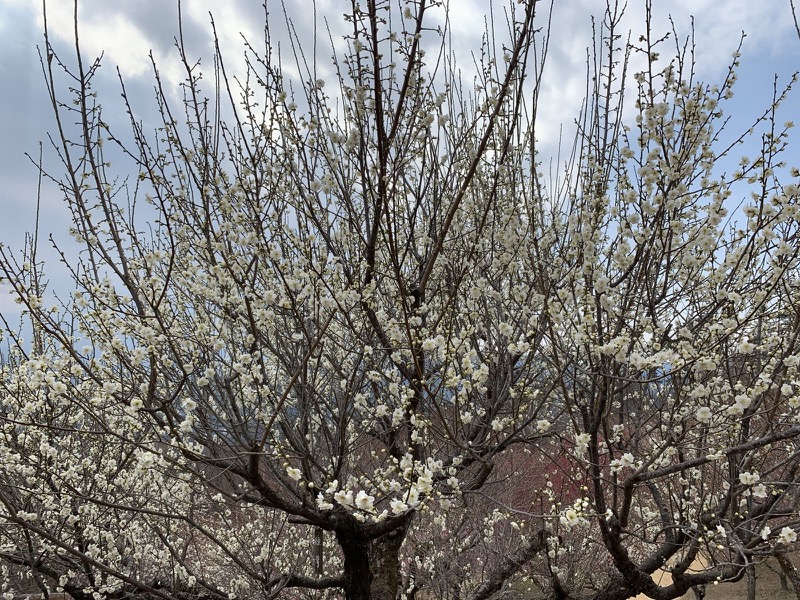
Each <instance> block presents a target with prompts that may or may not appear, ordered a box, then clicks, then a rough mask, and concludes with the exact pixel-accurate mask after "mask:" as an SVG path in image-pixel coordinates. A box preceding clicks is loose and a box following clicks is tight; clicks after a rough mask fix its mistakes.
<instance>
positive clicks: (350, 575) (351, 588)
mask: <svg viewBox="0 0 800 600" xmlns="http://www.w3.org/2000/svg"><path fill="white" fill-rule="evenodd" d="M336 539H337V541H338V542H339V546H341V548H342V554H343V556H344V583H343V585H342V588H343V589H344V597H345V598H346V599H347V600H370V584H371V580H372V577H371V573H370V568H369V549H368V542H367V540H365V539H364V538H363V537H361V536H359V535H356V534H354V533H350V532H339V533H337V534H336Z"/></svg>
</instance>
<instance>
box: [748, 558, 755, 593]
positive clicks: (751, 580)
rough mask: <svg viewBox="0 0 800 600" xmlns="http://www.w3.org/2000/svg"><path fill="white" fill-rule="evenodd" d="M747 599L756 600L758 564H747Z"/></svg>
mask: <svg viewBox="0 0 800 600" xmlns="http://www.w3.org/2000/svg"><path fill="white" fill-rule="evenodd" d="M747 600H756V566H755V565H754V564H752V563H751V564H749V565H748V566H747Z"/></svg>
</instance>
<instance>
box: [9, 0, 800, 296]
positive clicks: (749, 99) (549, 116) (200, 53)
mask: <svg viewBox="0 0 800 600" xmlns="http://www.w3.org/2000/svg"><path fill="white" fill-rule="evenodd" d="M349 4H350V3H349V2H345V1H344V0H317V2H316V12H317V20H316V28H317V29H318V30H321V28H322V23H323V20H322V19H323V17H327V18H328V20H329V21H328V22H329V25H330V28H331V30H332V32H333V35H334V37H336V36H337V35H338V33H339V32H341V31H344V30H343V29H341V28H342V27H343V22H342V20H341V12H342V11H343V10H344V9H345V8H346V7H347V6H349ZM502 4H503V2H502V0H496V1H495V5H496V6H499V5H502ZM655 4H656V8H655V18H654V29H655V30H656V32H666V31H667V30H668V29H669V28H670V25H669V20H668V17H669V16H670V15H671V17H672V19H673V21H674V23H675V27H676V28H677V30H678V32H679V34H681V35H687V34H688V33H689V32H690V26H691V23H692V18H693V19H694V21H693V22H694V28H695V37H696V42H697V71H698V74H699V76H700V78H701V79H704V80H707V81H711V82H717V81H721V77H722V76H723V74H724V72H725V69H726V67H727V65H728V64H729V62H730V55H731V52H732V51H734V50H735V49H736V46H737V45H738V42H739V38H740V36H741V33H742V31H744V32H745V33H746V34H747V37H746V38H745V42H744V46H743V50H742V59H741V70H740V79H739V84H738V86H737V88H736V92H737V95H736V97H735V99H734V101H733V102H732V104H730V105H729V109H728V112H729V113H730V114H731V116H732V117H733V121H734V124H740V125H741V126H746V124H747V123H748V122H749V121H750V120H751V119H752V118H753V117H754V116H755V115H756V114H757V112H760V111H761V110H763V108H764V107H765V106H767V105H768V104H769V100H770V98H771V94H772V81H773V77H774V76H775V75H776V74H777V75H778V76H779V77H780V80H781V81H782V82H787V81H788V79H789V77H790V76H791V74H792V73H793V72H794V71H795V70H797V69H799V68H800V39H799V38H798V35H797V32H796V31H795V29H794V24H793V22H792V19H791V12H790V8H789V0H761V1H760V2H753V1H752V0H669V1H667V0H656V2H655ZM261 5H262V2H261V0H216V1H215V0H183V3H182V6H183V28H184V36H185V39H186V40H187V42H188V47H189V51H190V53H192V54H193V55H194V56H196V57H198V58H204V59H205V62H204V64H206V65H208V64H210V61H209V60H208V59H209V58H210V56H211V48H212V46H211V42H212V40H211V35H210V26H209V12H211V13H213V15H214V19H215V22H216V26H217V30H218V33H219V37H220V42H221V45H222V48H223V51H224V52H225V53H226V56H230V57H232V58H235V57H236V56H239V55H240V54H241V49H242V42H241V36H240V33H241V34H244V35H245V36H246V37H247V38H248V39H250V40H253V41H255V40H259V39H260V38H261V33H262V31H263V17H264V15H263V8H262V6H261ZM268 5H269V8H270V11H271V12H272V13H273V17H275V18H276V20H275V22H274V23H275V25H274V26H273V28H274V29H275V30H276V31H278V33H280V28H281V23H282V16H281V4H280V3H279V2H275V1H273V0H268ZM450 5H451V8H452V10H451V14H450V18H451V25H452V31H453V40H454V43H455V44H456V46H457V48H458V49H459V51H463V52H464V55H465V61H464V63H465V64H468V63H469V62H470V59H469V56H468V53H469V52H470V51H472V50H477V49H478V48H479V44H480V36H481V33H482V31H483V22H484V15H485V13H486V11H487V10H489V6H490V4H489V2H488V0H450ZM643 5H644V1H643V0H628V12H627V15H626V21H625V26H626V27H627V28H630V29H631V31H632V39H634V40H635V39H636V38H637V37H638V35H639V34H640V33H641V32H642V31H643V27H644V17H643V15H644V8H643ZM79 6H80V9H79V23H80V36H81V44H82V50H83V53H84V56H85V57H87V58H90V57H95V56H97V55H99V54H100V53H104V60H103V67H102V69H101V72H100V75H99V76H98V79H97V81H96V89H97V91H98V92H99V94H100V97H101V101H102V102H103V105H104V111H105V112H104V117H105V120H106V121H109V122H110V123H111V125H112V127H114V125H115V122H116V123H118V124H117V127H118V128H119V127H122V128H124V124H125V122H124V118H125V115H124V112H122V111H121V110H120V104H119V84H118V82H117V80H116V71H115V68H116V67H119V70H120V72H121V74H122V76H123V77H124V78H125V81H126V85H127V86H128V89H129V91H130V92H131V96H132V97H133V100H134V102H136V101H137V99H138V98H142V99H143V106H144V105H146V101H145V100H144V99H145V98H147V97H152V95H151V93H150V92H151V90H152V70H151V66H150V59H149V57H148V54H149V53H150V52H151V51H152V53H153V56H154V57H155V59H156V61H157V62H158V64H159V67H160V70H161V72H162V74H163V75H164V76H165V78H166V79H168V80H172V81H173V82H175V81H177V80H179V78H180V68H179V63H178V60H177V57H176V53H175V50H174V45H173V39H174V37H175V35H176V34H177V23H178V18H177V14H178V11H177V0H113V1H108V0H79ZM285 6H286V9H287V11H288V12H289V13H290V15H291V16H292V18H293V20H294V24H295V27H296V28H297V30H298V33H299V35H300V36H301V37H302V38H304V39H306V40H308V42H307V43H308V44H310V43H311V40H313V38H314V31H315V20H314V10H313V9H312V7H313V3H312V0H285ZM604 6H605V2H603V1H602V0H555V9H554V14H553V20H552V37H551V42H550V55H549V59H548V60H549V62H548V65H547V67H546V69H547V71H546V74H545V84H544V86H543V89H542V97H541V102H542V104H541V107H540V117H541V118H540V121H539V122H538V124H537V137H539V139H540V140H541V141H542V143H543V144H544V146H545V147H547V146H548V145H549V147H551V148H555V145H556V143H557V139H558V132H559V129H560V126H561V124H562V123H563V124H567V125H569V124H570V123H571V122H572V121H573V119H574V118H575V115H576V113H577V110H578V108H579V106H580V103H581V100H582V96H583V87H584V77H585V73H586V59H585V57H586V48H587V46H588V45H589V44H590V43H591V31H592V29H591V15H592V14H593V13H596V14H600V13H601V12H602V9H603V8H604ZM48 18H49V25H50V28H51V36H52V37H53V39H54V40H55V41H56V42H57V43H58V45H59V47H60V49H61V51H62V52H63V53H64V57H65V59H66V60H68V61H69V60H71V57H70V55H69V44H71V40H72V34H73V28H72V1H71V0H49V2H48ZM42 22H43V21H42V5H41V1H40V0H0V77H1V78H2V84H0V181H2V186H0V240H2V241H4V242H5V243H6V244H7V245H10V246H13V247H19V246H20V245H21V243H22V240H23V235H24V232H25V231H26V230H30V229H31V227H32V226H33V217H34V208H35V202H36V184H37V172H36V169H35V167H34V166H33V165H32V164H31V162H30V160H29V159H27V158H26V157H25V153H28V154H31V155H33V156H37V155H38V152H39V150H38V149H39V143H40V142H44V143H45V145H47V134H48V132H49V131H53V117H52V114H51V111H50V108H49V107H48V101H47V94H46V90H45V86H44V82H43V78H42V74H41V67H40V65H39V57H38V54H37V45H41V43H42ZM542 24H543V25H544V22H542ZM325 43H327V41H325ZM326 48H329V46H323V47H322V49H321V52H320V54H321V56H323V57H325V56H327V54H329V52H327V51H326V50H325V49H326ZM798 100H799V99H798V98H797V97H796V95H795V97H794V98H793V102H792V104H793V105H794V106H797V107H800V101H798ZM785 111H786V114H787V118H793V119H795V120H797V121H798V123H800V114H798V115H796V116H795V115H793V109H792V107H791V106H788V107H787V108H786V109H785ZM798 111H800V108H799V109H798ZM798 131H799V132H800V128H799V129H798ZM798 135H800V133H799V134H798ZM798 148H800V141H798ZM798 155H799V153H798V152H797V151H795V152H794V156H795V157H797V156H798ZM797 162H800V160H798V161H797ZM45 166H46V167H47V168H49V169H50V170H52V171H54V172H58V164H57V162H56V161H55V159H54V157H53V155H52V153H49V152H45ZM58 196H59V195H58V192H57V190H56V189H55V188H54V186H52V185H47V184H46V185H45V188H44V191H43V194H42V201H43V206H44V208H45V210H44V219H43V229H44V232H45V233H49V232H51V231H52V232H55V233H56V234H57V236H59V237H61V238H62V239H64V238H65V237H66V236H65V235H64V231H65V229H66V227H67V223H65V222H64V219H65V217H66V212H65V210H64V209H63V207H61V206H60V204H59V197H58ZM4 309H5V310H7V309H8V303H7V301H6V298H5V297H3V298H0V310H4Z"/></svg>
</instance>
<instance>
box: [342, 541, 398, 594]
mask: <svg viewBox="0 0 800 600" xmlns="http://www.w3.org/2000/svg"><path fill="white" fill-rule="evenodd" d="M405 532H406V528H405V527H401V528H399V529H395V530H394V531H391V532H389V533H387V534H386V535H383V536H381V537H379V538H376V539H374V540H366V539H365V538H363V537H361V536H358V535H354V534H348V533H342V532H340V533H337V535H336V539H337V541H338V542H339V545H340V546H341V548H342V553H343V555H344V586H343V587H344V596H345V598H346V599H347V600H396V599H397V596H398V591H399V589H398V588H399V582H400V547H401V546H402V545H403V540H404V539H405Z"/></svg>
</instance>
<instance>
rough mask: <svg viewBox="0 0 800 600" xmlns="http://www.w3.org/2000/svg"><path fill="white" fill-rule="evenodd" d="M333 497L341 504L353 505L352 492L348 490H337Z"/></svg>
mask: <svg viewBox="0 0 800 600" xmlns="http://www.w3.org/2000/svg"><path fill="white" fill-rule="evenodd" d="M333 499H334V500H335V501H336V502H338V503H339V504H341V505H342V506H353V492H351V491H349V490H339V491H337V492H336V493H335V494H334V495H333Z"/></svg>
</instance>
